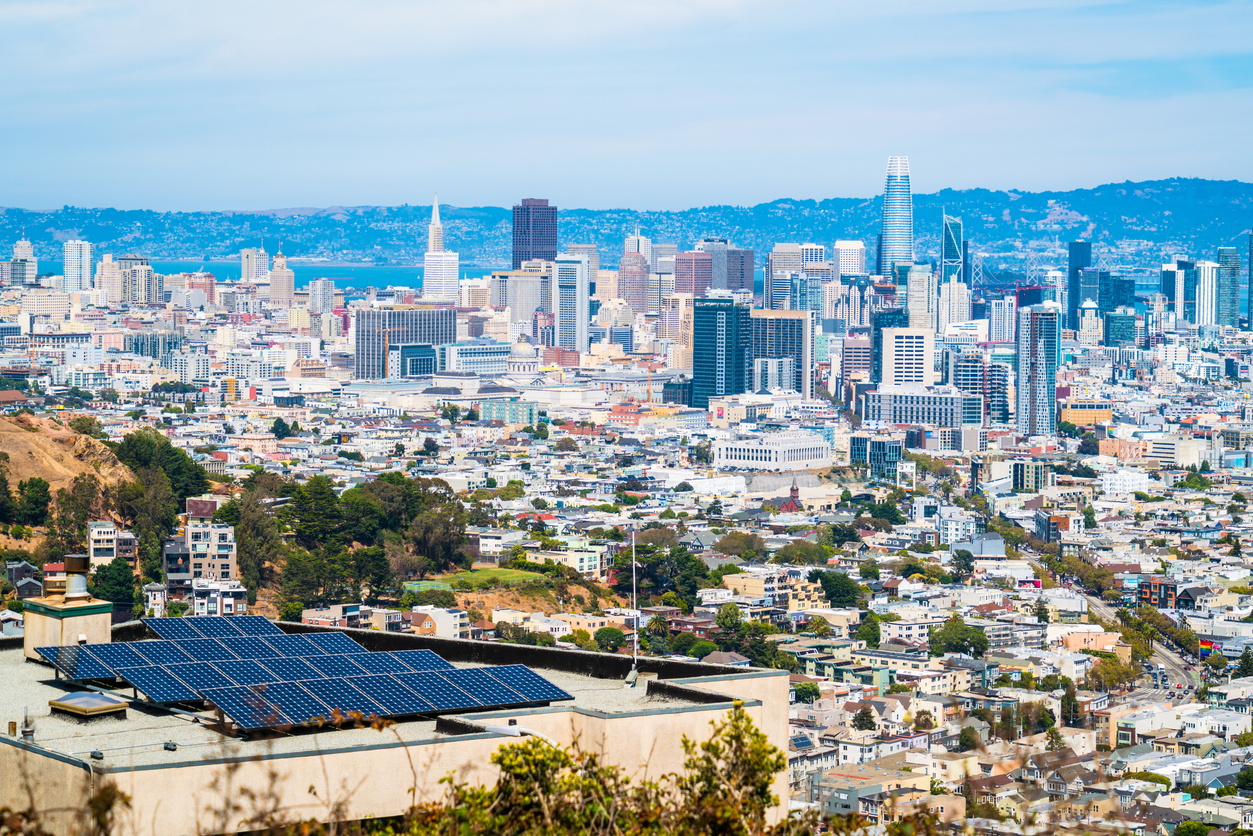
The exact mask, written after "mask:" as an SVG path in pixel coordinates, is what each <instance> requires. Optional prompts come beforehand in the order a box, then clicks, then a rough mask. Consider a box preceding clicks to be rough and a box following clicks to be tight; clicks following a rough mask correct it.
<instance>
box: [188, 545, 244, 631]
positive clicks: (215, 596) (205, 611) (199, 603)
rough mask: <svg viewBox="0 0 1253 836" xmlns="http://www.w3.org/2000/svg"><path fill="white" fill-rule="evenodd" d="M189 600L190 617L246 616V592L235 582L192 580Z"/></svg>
mask: <svg viewBox="0 0 1253 836" xmlns="http://www.w3.org/2000/svg"><path fill="white" fill-rule="evenodd" d="M227 527H228V528H229V526H227ZM232 531H233V530H232ZM231 536H232V537H233V536H234V534H233V533H232V535H231ZM190 598H191V606H192V609H191V614H192V615H247V614H248V590H246V589H244V587H243V584H241V583H240V582H239V581H237V580H225V579H223V580H210V579H208V578H192V581H191V596H190Z"/></svg>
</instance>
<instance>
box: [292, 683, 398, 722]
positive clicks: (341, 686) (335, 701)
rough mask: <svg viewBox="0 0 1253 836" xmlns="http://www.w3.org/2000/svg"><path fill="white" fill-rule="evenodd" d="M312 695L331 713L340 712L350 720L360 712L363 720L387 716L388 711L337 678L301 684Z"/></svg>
mask: <svg viewBox="0 0 1253 836" xmlns="http://www.w3.org/2000/svg"><path fill="white" fill-rule="evenodd" d="M300 684H301V685H303V686H304V687H305V690H307V691H308V692H309V693H310V694H313V695H314V696H315V697H317V698H318V699H319V700H321V701H322V702H323V704H325V705H326V706H327V707H328V708H330V709H331V711H338V712H339V713H340V714H342V715H344V717H345V718H348V716H349V715H351V714H354V713H357V712H360V714H361V716H362V717H363V718H366V717H370V716H371V715H378V716H380V717H382V716H385V715H386V714H387V713H388V712H387V709H385V708H383V706H381V705H379V704H378V703H377V702H376V701H374V700H372V699H370V697H369V696H368V695H366V694H363V693H361V692H360V691H358V690H357V689H356V688H354V687H352V685H351V684H350V683H349V682H348V681H347V680H345V679H342V678H339V677H335V678H328V679H311V680H309V681H308V682H302V683H300Z"/></svg>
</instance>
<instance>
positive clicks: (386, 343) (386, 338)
mask: <svg viewBox="0 0 1253 836" xmlns="http://www.w3.org/2000/svg"><path fill="white" fill-rule="evenodd" d="M408 330H409V329H408V328H380V329H378V330H377V331H375V333H376V334H382V335H383V379H384V380H387V379H388V378H390V377H391V374H390V372H391V369H390V368H388V366H389V365H390V363H389V361H390V359H391V342H390V339H391V333H392V331H408Z"/></svg>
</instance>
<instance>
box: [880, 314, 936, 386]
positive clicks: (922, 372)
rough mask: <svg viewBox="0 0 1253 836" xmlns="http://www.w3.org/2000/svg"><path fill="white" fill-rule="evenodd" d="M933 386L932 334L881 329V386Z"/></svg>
mask: <svg viewBox="0 0 1253 836" xmlns="http://www.w3.org/2000/svg"><path fill="white" fill-rule="evenodd" d="M908 383H916V384H920V385H922V386H931V385H933V384H934V383H935V331H933V330H932V329H930V328H884V329H883V380H882V385H883V386H896V385H902V384H908Z"/></svg>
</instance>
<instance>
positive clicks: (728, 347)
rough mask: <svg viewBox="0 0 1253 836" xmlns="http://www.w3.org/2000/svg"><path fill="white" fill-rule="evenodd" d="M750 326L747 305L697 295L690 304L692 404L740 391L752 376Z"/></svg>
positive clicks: (701, 406) (699, 406) (698, 405)
mask: <svg viewBox="0 0 1253 836" xmlns="http://www.w3.org/2000/svg"><path fill="white" fill-rule="evenodd" d="M752 369H753V326H752V322H751V321H750V320H749V308H748V306H747V305H737V304H735V303H734V302H733V301H731V300H730V299H725V298H714V299H697V300H695V302H694V304H693V307H692V406H694V407H695V408H697V409H708V408H709V399H710V398H719V397H722V396H723V395H740V394H743V393H744V392H747V391H748V387H749V385H750V384H751V383H752V380H753V373H752Z"/></svg>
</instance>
